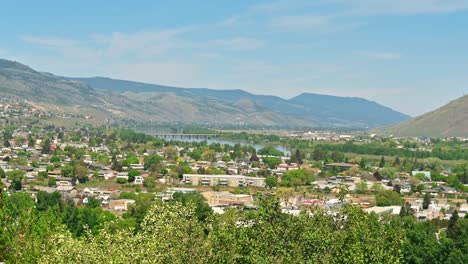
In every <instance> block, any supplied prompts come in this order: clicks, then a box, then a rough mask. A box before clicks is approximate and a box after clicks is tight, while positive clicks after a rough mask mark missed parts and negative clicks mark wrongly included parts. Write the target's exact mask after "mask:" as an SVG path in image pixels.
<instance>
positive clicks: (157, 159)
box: [143, 154, 162, 170]
mask: <svg viewBox="0 0 468 264" xmlns="http://www.w3.org/2000/svg"><path fill="white" fill-rule="evenodd" d="M161 161H162V158H161V156H159V155H158V154H151V155H148V156H146V157H145V160H144V165H143V166H144V169H145V170H149V169H150V168H154V167H155V166H157V165H159V164H160V163H161Z"/></svg>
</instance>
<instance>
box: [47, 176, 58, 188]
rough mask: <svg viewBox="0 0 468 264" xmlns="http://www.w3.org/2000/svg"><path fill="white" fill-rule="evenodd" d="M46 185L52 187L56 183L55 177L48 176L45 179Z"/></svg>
mask: <svg viewBox="0 0 468 264" xmlns="http://www.w3.org/2000/svg"><path fill="white" fill-rule="evenodd" d="M47 185H48V186H49V187H52V186H55V185H57V182H56V180H55V178H54V177H50V178H49V180H48V181H47Z"/></svg>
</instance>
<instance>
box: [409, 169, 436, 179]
mask: <svg viewBox="0 0 468 264" xmlns="http://www.w3.org/2000/svg"><path fill="white" fill-rule="evenodd" d="M418 174H424V176H426V179H427V180H431V172H430V171H412V172H411V175H413V176H416V175H418Z"/></svg>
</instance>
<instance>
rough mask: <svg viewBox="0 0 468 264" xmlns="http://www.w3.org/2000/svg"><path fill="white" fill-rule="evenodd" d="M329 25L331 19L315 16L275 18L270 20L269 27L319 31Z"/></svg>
mask: <svg viewBox="0 0 468 264" xmlns="http://www.w3.org/2000/svg"><path fill="white" fill-rule="evenodd" d="M330 23H331V17H329V16H315V15H298V16H293V15H291V16H277V17H273V18H272V20H271V25H272V26H273V27H274V28H278V29H280V30H288V31H298V30H299V31H302V30H313V29H320V28H323V27H324V26H325V25H329V24H330Z"/></svg>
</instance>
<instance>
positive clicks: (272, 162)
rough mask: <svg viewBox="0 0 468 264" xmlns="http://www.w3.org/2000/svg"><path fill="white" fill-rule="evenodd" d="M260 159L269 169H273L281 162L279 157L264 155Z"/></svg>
mask: <svg viewBox="0 0 468 264" xmlns="http://www.w3.org/2000/svg"><path fill="white" fill-rule="evenodd" d="M262 160H263V163H265V165H267V166H268V168H270V169H274V168H275V167H276V166H278V165H279V164H281V159H280V158H277V157H264V158H263V159H262Z"/></svg>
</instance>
